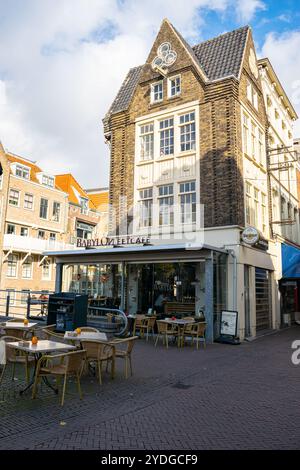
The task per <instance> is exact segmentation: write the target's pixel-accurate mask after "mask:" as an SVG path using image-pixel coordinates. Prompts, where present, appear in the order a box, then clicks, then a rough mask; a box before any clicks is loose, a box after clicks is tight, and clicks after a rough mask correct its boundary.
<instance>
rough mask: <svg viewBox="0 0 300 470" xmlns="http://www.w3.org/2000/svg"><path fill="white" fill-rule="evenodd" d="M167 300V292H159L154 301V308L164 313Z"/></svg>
mask: <svg viewBox="0 0 300 470" xmlns="http://www.w3.org/2000/svg"><path fill="white" fill-rule="evenodd" d="M168 300H169V297H168V294H167V292H165V291H164V292H161V293H160V294H159V295H158V297H157V298H156V300H155V302H154V309H155V310H156V312H157V313H164V306H165V303H166V302H167V301H168Z"/></svg>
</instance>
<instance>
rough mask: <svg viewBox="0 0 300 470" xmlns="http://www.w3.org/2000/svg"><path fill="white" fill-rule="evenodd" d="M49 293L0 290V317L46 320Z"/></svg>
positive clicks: (43, 291)
mask: <svg viewBox="0 0 300 470" xmlns="http://www.w3.org/2000/svg"><path fill="white" fill-rule="evenodd" d="M49 294H52V292H49V291H45V290H42V291H25V290H22V291H19V290H15V289H6V290H0V316H4V317H15V318H24V317H25V316H26V317H27V318H29V319H37V318H38V319H40V320H46V319H47V314H48V298H49Z"/></svg>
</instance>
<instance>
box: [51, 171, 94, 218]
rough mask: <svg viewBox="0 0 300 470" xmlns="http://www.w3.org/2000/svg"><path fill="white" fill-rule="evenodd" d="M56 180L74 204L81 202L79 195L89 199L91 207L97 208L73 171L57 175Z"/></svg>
mask: <svg viewBox="0 0 300 470" xmlns="http://www.w3.org/2000/svg"><path fill="white" fill-rule="evenodd" d="M55 181H56V184H57V185H58V186H59V188H60V189H61V190H62V191H64V192H65V193H67V194H68V199H69V202H71V203H73V204H80V200H79V199H78V195H79V197H83V198H86V199H88V201H89V208H90V209H92V210H96V206H95V205H94V203H93V202H92V200H91V198H90V197H89V195H88V194H87V193H86V192H85V191H84V189H83V188H82V187H81V186H80V184H79V183H78V181H77V180H76V179H75V178H74V176H73V175H72V174H71V173H66V174H62V175H55Z"/></svg>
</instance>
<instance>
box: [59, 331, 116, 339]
mask: <svg viewBox="0 0 300 470" xmlns="http://www.w3.org/2000/svg"><path fill="white" fill-rule="evenodd" d="M70 333H71V334H70ZM72 333H73V334H74V332H73V331H66V332H65V335H64V339H67V340H70V341H83V340H86V341H107V335H106V334H105V333H101V332H100V331H99V332H98V333H96V331H82V332H81V333H80V334H77V335H76V336H72Z"/></svg>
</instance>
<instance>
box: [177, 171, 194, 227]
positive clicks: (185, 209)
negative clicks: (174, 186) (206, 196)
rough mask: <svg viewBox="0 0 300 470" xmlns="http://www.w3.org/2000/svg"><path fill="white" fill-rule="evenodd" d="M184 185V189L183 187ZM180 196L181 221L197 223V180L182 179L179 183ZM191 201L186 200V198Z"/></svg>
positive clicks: (182, 222)
mask: <svg viewBox="0 0 300 470" xmlns="http://www.w3.org/2000/svg"><path fill="white" fill-rule="evenodd" d="M181 186H183V189H182V188H181ZM178 197H179V205H180V223H181V224H189V225H191V224H193V225H194V224H196V220H197V192H196V180H191V181H182V182H179V183H178ZM187 198H189V199H190V201H189V202H186V201H185V199H187Z"/></svg>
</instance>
